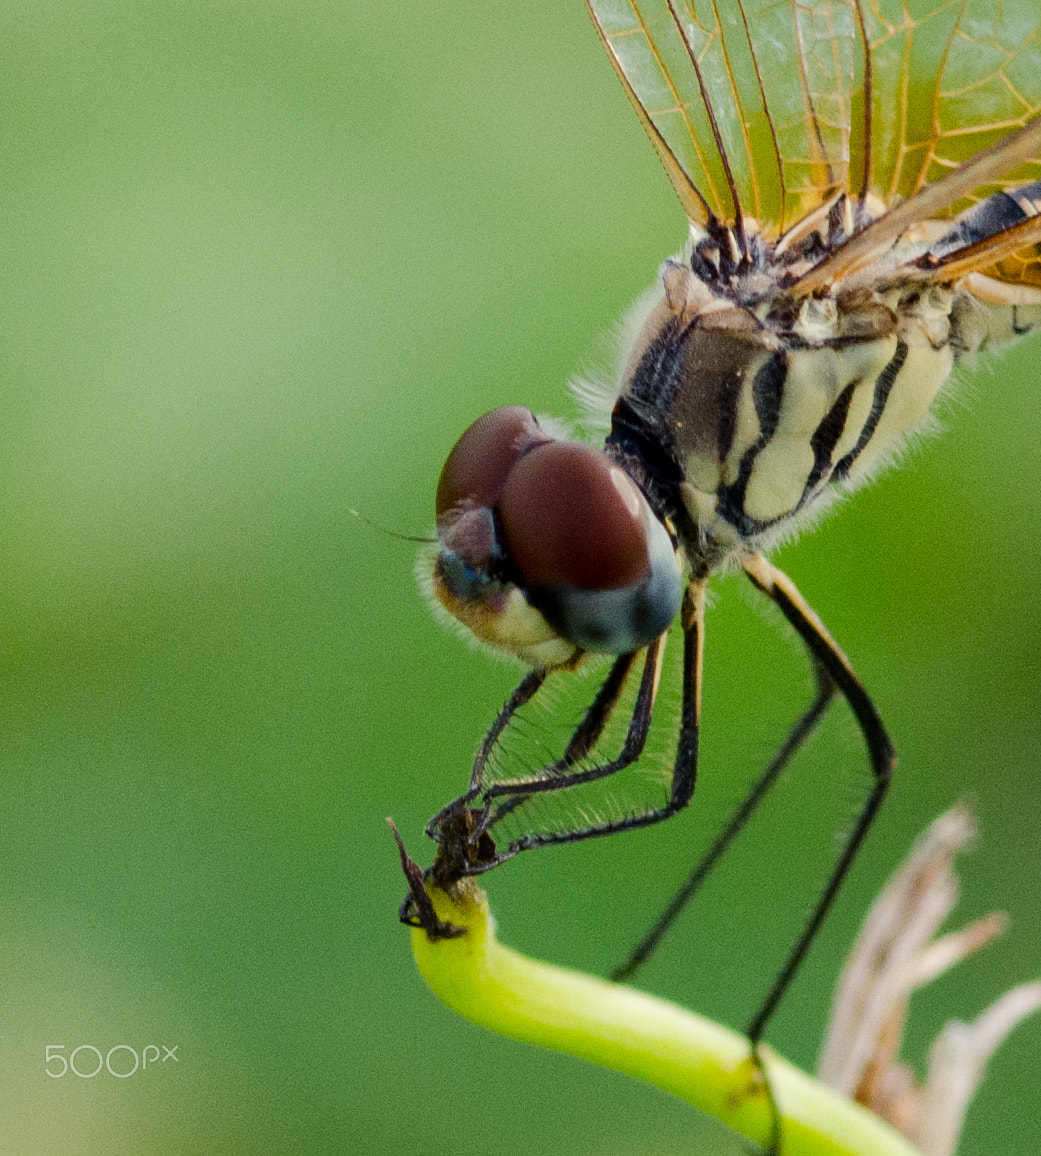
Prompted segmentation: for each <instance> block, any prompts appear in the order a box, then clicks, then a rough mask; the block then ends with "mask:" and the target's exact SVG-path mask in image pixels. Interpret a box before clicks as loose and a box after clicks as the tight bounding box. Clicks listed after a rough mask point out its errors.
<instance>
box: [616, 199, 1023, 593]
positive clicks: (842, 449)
mask: <svg viewBox="0 0 1041 1156" xmlns="http://www.w3.org/2000/svg"><path fill="white" fill-rule="evenodd" d="M1036 191H1037V190H1033V189H1032V190H1030V192H1032V193H1036ZM999 198H1000V199H1001V200H1002V201H1011V198H1008V197H1006V196H1005V195H1004V194H998V195H997V196H996V197H992V198H991V199H990V201H993V202H997V201H998V200H999ZM1001 211H1004V212H1005V214H1006V215H1007V213H1008V209H1007V207H1006V206H1004V205H1002V204H991V203H990V202H986V203H985V204H984V205H983V206H981V207H980V208H979V209H977V210H976V211H975V212H974V213H973V214H972V217H973V218H974V219H973V220H969V221H967V222H960V223H959V224H958V225H957V226H956V227H955V228H954V229H953V230H952V228H951V225H950V223H943V222H937V223H936V225H935V229H933V230H930V229H929V228H927V227H923V228H922V229H921V230H919V233H923V232H924V233H926V234H928V232H930V231H933V232H935V233H936V234H937V235H938V239H937V240H936V241H935V242H934V243H933V244H932V245H930V246H929V247H928V248H927V249H925V248H923V247H922V246H921V244H911V245H909V246H908V247H907V249H908V250H909V251H907V250H905V253H904V254H903V256H902V257H901V256H899V255H898V256H896V257H895V258H894V255H893V254H890V255H889V266H890V268H892V267H893V266H894V265H895V266H896V268H900V267H901V266H902V265H904V264H907V263H910V261H914V262H916V263H919V264H920V263H921V261H922V256H923V253H924V254H925V255H926V257H927V259H928V257H930V256H932V255H933V254H942V253H944V252H945V251H946V250H947V249H948V248H949V247H950V245H951V244H952V242H951V240H950V238H951V237H952V235H953V236H954V237H955V238H957V240H958V241H959V244H960V245H962V246H963V245H965V244H966V243H967V240H968V241H979V240H981V239H984V238H985V236H986V234H985V233H984V231H983V230H984V229H998V228H1003V227H1007V224H1008V222H1007V221H1006V220H1005V219H1004V217H999V212H1001ZM692 233H693V243H692V255H691V256H690V257H684V258H676V259H673V260H670V261H667V262H666V263H665V266H664V268H663V272H662V277H661V295H660V298H659V299H658V301H657V302H656V303H655V304H653V305H652V306H651V308H650V310H649V315H648V317H647V320H646V322H645V323H644V325H643V329H642V332H641V334H640V336H639V338H638V340H637V342H636V345H635V347H634V349H633V351H632V353H631V354H630V356H629V358H628V362H627V367H626V370H625V373H624V380H623V383H622V389H621V394H620V397H619V401H618V403H617V405H616V407H615V410H614V414H613V420H612V433H611V436H610V438H609V439H608V450H609V452H613V453H614V454H616V455H617V456H618V458H619V459H620V460H622V461H624V462H625V463H626V465H627V468H630V469H632V470H634V471H635V472H637V473H638V474H642V480H643V482H644V484H645V486H646V487H647V488H648V489H649V490H650V491H652V492H657V493H658V494H659V495H660V502H661V504H662V506H663V507H664V510H665V512H666V513H668V512H670V511H669V506H670V501H669V498H668V497H667V493H668V491H669V490H670V489H673V490H674V491H675V492H676V493H677V494H678V497H679V503H678V504H679V505H680V507H681V510H682V514H683V515H686V517H683V516H682V515H681V516H680V517H678V518H677V525H678V526H679V527H683V526H684V525H685V526H686V532H685V533H682V532H681V536H682V537H683V539H684V546H685V549H686V553H687V555H688V557H689V559H690V562H691V564H692V567H693V568H694V569H695V570H699V569H705V570H711V569H714V568H716V567H717V566H718V565H720V564H721V563H722V562H724V561H725V560H727V559H728V558H729V557H730V556H731V555H732V554H733V553H734V552H735V551H736V552H741V551H747V550H758V549H762V548H764V547H767V546H769V545H770V544H772V543H773V542H774V541H775V540H776V539H777V538H778V537H781V536H785V535H787V534H790V533H792V532H793V531H795V530H797V529H798V528H799V526H800V524H801V523H802V522H803V521H805V520H807V519H812V518H813V517H814V516H816V515H817V514H819V513H820V512H821V511H822V510H823V509H824V508H825V507H826V505H827V504H828V503H829V501H830V500H832V499H834V498H835V497H837V496H839V495H840V494H841V493H842V492H844V491H849V490H850V489H852V488H855V487H856V485H857V484H858V483H859V482H861V481H863V480H865V479H866V478H868V477H870V476H871V474H872V473H873V472H874V471H875V470H877V468H878V467H879V466H880V465H881V464H883V463H885V462H886V461H887V460H889V459H891V458H892V457H893V456H894V454H895V452H898V451H899V449H900V447H901V445H902V444H903V442H904V441H905V439H906V436H907V435H908V434H909V433H911V432H912V431H913V430H914V429H915V428H916V427H917V426H919V425H920V424H921V423H922V420H923V418H925V417H926V415H927V414H928V413H929V411H930V409H931V408H932V406H933V403H934V401H935V399H936V396H937V394H938V393H939V392H940V390H941V389H942V387H943V385H944V383H945V382H946V381H947V379H948V378H949V377H950V375H951V372H952V370H953V368H954V366H955V365H956V363H957V361H958V359H959V358H960V357H961V356H963V355H964V354H967V353H974V352H976V351H978V350H979V349H981V348H983V347H984V346H988V345H990V344H992V343H994V342H1000V341H1007V340H1011V339H1012V338H1014V337H1016V336H1019V335H1021V334H1024V333H1026V332H1029V331H1030V330H1031V329H1032V328H1034V327H1035V326H1036V325H1038V323H1039V322H1041V293H1038V291H1037V290H1036V289H1033V288H1024V287H1019V288H1018V289H1017V290H1016V292H1015V294H1014V295H1013V296H1014V300H1009V299H1008V298H1009V294H1008V291H1007V289H1006V287H1004V286H1002V285H1000V283H998V282H995V281H990V280H989V279H988V278H985V277H981V276H980V275H978V274H976V275H974V278H973V280H972V281H970V282H969V283H968V284H966V285H963V286H949V285H935V284H928V283H926V284H923V283H922V282H921V281H919V280H916V279H915V278H914V277H913V276H903V277H900V276H895V277H894V276H892V275H889V276H887V275H885V271H883V272H882V273H881V274H880V273H879V272H878V271H875V272H874V274H873V275H872V276H869V277H867V278H865V277H863V276H862V277H860V278H858V283H857V284H855V285H854V286H852V287H851V288H848V289H847V288H843V289H842V290H841V291H839V292H837V293H828V294H825V295H823V296H820V297H802V298H800V297H797V296H792V295H790V294H788V293H787V292H786V291H785V289H784V285H785V283H786V282H788V281H790V280H791V278H792V271H793V269H798V268H799V266H800V264H801V263H802V256H801V253H800V249H802V248H805V239H804V243H803V245H800V246H795V247H788V246H782V245H780V244H779V245H776V246H769V245H767V244H766V243H765V242H762V241H759V239H758V238H757V239H756V240H757V243H756V244H755V245H753V246H750V247H749V248H750V250H751V253H752V258H751V259H745V260H744V261H741V262H735V261H733V260H723V259H722V258H721V254H722V253H730V252H733V251H734V250H735V249H736V243H735V241H734V238H733V237H732V235H730V234H729V233H727V235H725V236H724V238H723V239H722V243H721V239H720V237H719V236H711V235H709V234H708V233H706V232H705V231H704V230H702V229H699V228H696V227H695V228H694V229H693V230H692ZM926 263H928V261H926ZM864 281H867V282H868V284H864ZM872 281H873V282H874V283H875V285H874V287H872V286H871V282H872ZM988 290H989V292H988ZM663 450H664V451H667V456H666V459H665V462H664V465H663V456H662V455H663ZM672 504H673V506H675V505H676V504H677V503H675V501H674V502H673V503H672ZM671 512H672V513H673V514H675V513H676V512H677V511H676V510H675V509H673V510H672V511H671Z"/></svg>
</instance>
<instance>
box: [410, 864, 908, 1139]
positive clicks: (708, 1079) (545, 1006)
mask: <svg viewBox="0 0 1041 1156" xmlns="http://www.w3.org/2000/svg"><path fill="white" fill-rule="evenodd" d="M426 890H427V894H428V895H429V896H430V899H431V900H432V901H433V904H434V907H435V909H436V912H437V915H438V918H439V919H441V920H444V921H446V922H447V923H451V924H453V925H454V926H455V927H456V928H457V929H460V930H461V932H462V934H461V935H458V937H456V938H439V937H437V936H431V935H428V934H427V932H426V931H425V930H423V929H421V928H416V929H415V930H414V931H413V933H412V950H413V953H414V955H415V958H416V963H417V964H418V966H419V970H420V972H421V974H422V976H423V978H424V979H425V980H426V982H427V983H428V984H429V985H430V987H431V989H432V990H433V991H434V993H435V994H436V995H437V996H438V997H439V998H440V999H441V1000H443V1001H444V1003H446V1004H447V1005H448V1006H449V1007H450V1008H452V1009H453V1010H454V1011H456V1012H458V1013H459V1014H460V1015H462V1016H464V1017H465V1018H466V1019H469V1020H472V1021H473V1022H474V1023H478V1024H481V1025H482V1026H484V1027H486V1028H490V1029H491V1030H492V1031H496V1032H500V1033H501V1034H503V1035H507V1036H512V1037H514V1038H515V1039H519V1040H527V1041H528V1042H529V1043H534V1044H541V1045H542V1046H543V1047H547V1048H552V1049H554V1050H555V1051H560V1052H568V1053H570V1054H571V1055H575V1056H580V1057H582V1058H583V1059H587V1060H591V1061H592V1062H593V1063H597V1064H603V1065H604V1066H605V1067H608V1068H614V1069H615V1070H616V1071H620V1072H626V1073H628V1074H629V1075H631V1076H636V1077H638V1078H639V1079H642V1080H649V1081H650V1082H651V1083H653V1084H657V1085H658V1086H659V1087H660V1088H664V1089H665V1090H666V1091H669V1092H672V1093H674V1094H675V1095H677V1096H679V1097H681V1098H682V1099H684V1100H687V1101H688V1102H689V1103H691V1104H693V1105H694V1106H695V1107H697V1108H700V1109H701V1110H702V1111H703V1112H707V1113H708V1114H709V1115H711V1116H715V1117H716V1118H717V1119H718V1120H721V1121H722V1122H723V1123H724V1124H726V1125H727V1127H729V1128H732V1129H733V1130H734V1131H735V1132H738V1133H740V1134H741V1135H742V1136H746V1137H748V1138H749V1139H751V1140H753V1141H755V1142H756V1143H758V1144H760V1145H766V1144H767V1143H768V1141H769V1136H770V1125H771V1118H770V1111H769V1107H768V1104H767V1100H766V1096H765V1094H764V1091H763V1088H762V1086H761V1083H759V1082H757V1080H756V1070H755V1067H754V1065H753V1063H752V1060H751V1058H750V1053H749V1045H748V1041H747V1039H745V1038H744V1036H741V1035H738V1034H737V1033H736V1032H733V1031H731V1030H730V1029H728V1028H724V1027H722V1026H720V1025H719V1024H715V1023H713V1022H712V1021H710V1020H707V1019H705V1018H704V1017H703V1016H699V1015H696V1014H694V1013H693V1012H689V1011H686V1010H685V1009H683V1008H681V1007H678V1006H676V1005H675V1004H671V1003H668V1002H667V1001H665V1000H661V999H657V998H655V997H653V996H649V995H646V994H644V993H643V992H639V991H636V990H635V989H633V988H630V987H625V986H623V985H621V984H613V983H608V982H607V981H605V980H601V979H597V978H595V977H593V976H589V975H583V974H581V973H579V972H576V971H570V970H567V969H565V968H560V967H554V966H552V965H551V964H546V963H540V962H539V961H537V960H534V959H529V958H528V957H526V956H523V955H520V954H519V953H518V952H515V951H513V950H511V949H510V948H508V947H504V946H503V945H502V944H500V943H499V942H498V940H497V939H496V937H495V930H494V921H493V919H492V917H491V913H490V911H489V908H488V901H487V898H486V896H485V894H484V892H483V891H482V890H481V888H479V887H478V886H477V884H476V883H475V882H474V881H473V880H472V879H467V880H463V881H462V882H461V883H459V884H457V885H455V887H453V889H452V893H451V894H449V893H448V892H445V891H443V890H441V889H440V888H439V887H437V886H435V885H433V884H430V883H428V884H427V885H426ZM764 1051H765V1052H766V1055H765V1061H766V1067H767V1071H768V1073H769V1078H770V1083H771V1087H772V1088H773V1091H774V1095H775V1097H776V1100H777V1103H778V1106H779V1108H780V1113H781V1121H782V1135H783V1156H918V1153H917V1150H916V1149H915V1148H913V1147H912V1146H911V1144H910V1143H909V1142H908V1141H907V1140H905V1139H904V1138H903V1137H902V1136H900V1135H899V1134H898V1133H897V1132H895V1131H894V1130H893V1129H892V1128H891V1127H890V1126H889V1125H888V1124H886V1123H884V1122H883V1121H882V1120H880V1119H879V1118H878V1117H877V1116H875V1115H873V1114H872V1113H870V1112H868V1111H867V1110H866V1109H864V1108H861V1107H860V1106H859V1105H857V1104H854V1103H852V1102H851V1101H849V1100H847V1099H846V1098H845V1097H843V1096H840V1095H839V1094H838V1093H836V1092H833V1091H831V1090H830V1089H829V1088H827V1087H825V1086H824V1085H823V1084H821V1083H819V1082H818V1081H816V1080H814V1079H813V1078H812V1077H810V1076H808V1075H806V1074H805V1073H804V1072H801V1071H800V1070H799V1069H797V1068H795V1067H793V1066H792V1065H791V1064H789V1063H787V1061H785V1060H782V1059H781V1058H780V1057H779V1056H776V1055H775V1054H774V1053H773V1052H771V1051H770V1050H769V1049H764Z"/></svg>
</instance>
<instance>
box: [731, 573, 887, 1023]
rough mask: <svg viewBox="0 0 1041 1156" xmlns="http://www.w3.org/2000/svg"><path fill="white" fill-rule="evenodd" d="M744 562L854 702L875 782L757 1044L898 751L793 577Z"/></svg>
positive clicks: (770, 1001) (764, 1013)
mask: <svg viewBox="0 0 1041 1156" xmlns="http://www.w3.org/2000/svg"><path fill="white" fill-rule="evenodd" d="M744 567H745V571H746V572H747V574H748V576H749V578H751V580H752V581H753V582H754V583H755V585H756V586H758V587H759V589H760V590H762V591H763V593H764V594H766V595H767V597H768V598H770V599H772V600H773V601H774V602H775V603H776V604H777V606H778V608H779V609H780V611H781V613H782V614H783V615H784V616H785V618H787V619H788V621H789V622H790V623H791V624H792V626H794V627H795V629H796V630H797V631H798V633H799V635H800V637H801V638H802V640H803V642H804V643H805V644H806V646H807V648H808V649H809V651H810V653H811V654H812V655H813V657H814V658H815V659H816V660H817V661H818V662H819V663H820V664H821V666H823V667H824V669H825V670H826V671H827V673H828V675H829V676H830V678H831V679H832V680H833V681H834V682H835V685H836V686H837V687H838V688H839V690H840V691H841V692H842V694H843V696H844V697H845V699H846V701H847V702H848V703H849V705H850V708H851V710H852V711H853V714H854V716H855V718H856V720H857V723H858V725H859V727H860V730H861V733H862V734H863V736H864V742H865V743H866V745H867V750H868V758H869V760H870V762H871V773H872V775H873V776H874V783H873V785H872V787H871V791H870V793H869V794H868V797H867V800H866V802H865V803H864V805H863V807H862V808H861V811H860V814H859V815H858V817H857V820H856V822H855V823H854V825H853V829H852V831H851V832H850V833H849V835H847V837H846V841H845V845H844V847H843V849H842V853H841V855H840V856H839V858H838V860H837V862H836V864H835V866H834V868H833V869H832V872H831V876H830V877H829V879H828V881H827V883H826V884H825V886H824V890H823V891H822V892H821V894H820V896H819V897H818V899H817V903H816V905H815V907H814V909H813V912H812V914H811V915H810V918H809V919H808V920H807V923H806V926H805V927H804V928H803V931H802V933H801V934H800V936H799V938H798V940H797V941H796V943H795V945H794V947H793V948H792V949H791V951H790V952H789V954H788V958H787V960H786V961H785V964H784V967H783V968H782V969H781V971H780V973H779V974H778V976H777V978H776V979H775V980H774V982H773V984H772V985H771V987H770V991H769V992H768V993H767V997H766V999H765V1000H764V1001H763V1005H762V1007H761V1008H760V1009H759V1011H758V1012H757V1013H756V1015H755V1017H754V1018H753V1019H752V1022H751V1023H750V1024H749V1026H748V1037H749V1039H751V1040H752V1041H753V1043H757V1042H758V1041H759V1040H760V1039H761V1038H762V1035H763V1031H764V1029H765V1028H766V1025H767V1023H768V1022H769V1020H770V1017H771V1016H772V1015H773V1013H774V1012H775V1011H776V1010H777V1005H778V1004H779V1003H780V1002H781V1000H782V999H783V997H784V994H785V992H786V991H787V990H788V986H789V984H790V983H791V982H792V979H793V978H794V977H795V973H796V972H797V971H798V970H799V965H800V964H801V963H802V961H803V959H804V958H805V956H806V952H807V951H808V950H809V948H810V944H811V943H812V942H813V940H814V937H815V936H816V934H817V932H818V931H819V930H820V926H821V924H822V923H823V922H824V919H825V917H826V916H827V914H828V911H829V910H830V908H831V905H832V903H833V902H834V900H835V896H836V895H837V894H838V893H839V889H840V888H841V886H842V884H843V882H844V880H845V878H846V875H847V874H848V872H849V869H850V866H851V865H852V863H853V860H854V859H855V858H856V856H857V852H858V851H859V850H860V848H861V845H862V844H863V842H864V836H865V835H866V834H867V832H868V830H869V828H870V827H871V824H872V822H873V821H874V819H875V816H876V815H877V814H878V810H879V807H881V805H882V800H883V799H884V798H885V794H886V791H887V789H888V787H889V781H890V779H891V778H892V774H893V768H894V767H895V766H896V752H895V750H894V748H893V743H892V741H891V739H890V738H889V735H888V733H887V732H886V728H885V726H884V725H883V724H882V719H881V718H880V717H879V714H878V711H877V710H876V709H875V704H874V703H873V702H872V701H871V698H870V697H869V695H868V693H867V691H866V690H865V689H864V687H863V685H862V684H861V682H860V680H859V679H858V678H857V676H856V674H854V672H853V668H852V666H850V664H849V659H847V658H846V656H845V655H844V654H843V653H842V650H841V649H840V648H839V645H838V643H836V642H835V640H834V639H833V638H832V637H831V635H830V634H829V633H828V631H827V630H826V629H825V627H824V625H823V623H822V622H821V621H820V619H819V618H818V617H817V615H816V614H815V613H814V612H813V610H812V609H811V607H810V606H809V604H808V603H807V602H806V600H805V599H804V598H803V596H802V595H801V594H800V593H799V591H798V590H797V589H796V587H795V584H794V583H793V582H792V581H791V579H789V578H788V577H787V576H786V575H785V574H783V573H782V572H781V571H780V570H778V569H777V568H776V567H774V566H771V565H770V563H769V562H767V561H766V559H765V558H763V557H762V556H761V555H758V554H754V555H752V556H750V557H749V558H748V559H746V560H745V563H744Z"/></svg>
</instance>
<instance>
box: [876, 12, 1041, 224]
mask: <svg viewBox="0 0 1041 1156" xmlns="http://www.w3.org/2000/svg"><path fill="white" fill-rule="evenodd" d="M860 3H861V12H862V15H863V21H864V26H865V29H866V34H867V38H868V43H869V51H870V58H871V76H872V90H873V101H872V103H873V106H874V108H873V117H872V141H873V148H872V158H871V163H872V172H871V186H872V189H873V191H874V192H876V193H877V194H878V195H879V197H881V199H882V200H883V201H884V202H885V203H886V204H892V203H893V201H894V200H895V199H896V198H898V197H905V198H906V197H910V196H912V195H913V194H914V193H916V192H917V191H918V190H919V189H921V188H923V187H924V186H925V185H927V184H930V183H932V182H934V181H936V180H938V179H939V178H941V177H943V176H945V175H946V174H947V173H949V172H951V171H952V170H953V169H955V168H957V167H958V165H960V164H962V163H963V162H965V161H967V160H968V159H969V158H970V157H972V156H974V155H975V154H977V153H979V152H981V151H983V150H984V149H986V148H988V147H989V146H991V145H993V144H994V143H995V142H996V141H998V140H1000V139H1001V138H1002V137H1004V136H1007V135H1008V134H1009V133H1011V132H1013V131H1014V130H1015V129H1017V128H1020V127H1022V126H1023V125H1025V124H1026V123H1027V122H1028V121H1030V120H1032V119H1033V118H1034V117H1036V116H1037V115H1038V113H1039V112H1041V6H1039V5H1038V3H1037V0H1000V2H996V0H948V2H946V3H936V2H935V0H860ZM1039 177H1041V153H1039V154H1037V159H1033V160H1027V161H1025V162H1021V163H1019V164H1018V165H1017V166H1016V167H1015V168H1012V169H1010V170H1008V171H1007V172H1004V173H1002V174H1001V175H1000V177H997V178H994V179H992V180H991V181H989V182H988V183H987V184H985V185H981V186H979V187H978V188H976V189H975V190H972V191H971V192H969V193H967V194H963V195H962V196H960V197H959V199H958V200H956V201H954V202H952V203H951V204H949V205H948V206H947V209H946V215H949V216H954V215H956V214H958V213H960V212H961V211H963V210H964V209H966V208H967V207H968V206H969V205H971V204H972V203H974V202H976V201H981V200H984V199H985V198H986V197H988V196H990V195H991V194H992V193H995V192H998V191H1000V190H1005V189H1011V188H1014V187H1015V186H1017V185H1023V184H1026V183H1028V182H1030V181H1035V180H1037V179H1038V178H1039Z"/></svg>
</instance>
